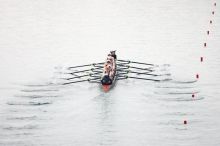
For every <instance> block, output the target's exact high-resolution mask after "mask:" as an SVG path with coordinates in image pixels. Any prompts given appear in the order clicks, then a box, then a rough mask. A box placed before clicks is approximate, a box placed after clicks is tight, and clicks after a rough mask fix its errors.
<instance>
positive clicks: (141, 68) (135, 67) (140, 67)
mask: <svg viewBox="0 0 220 146" xmlns="http://www.w3.org/2000/svg"><path fill="white" fill-rule="evenodd" d="M130 68H135V69H139V70H148V71H150V72H152V71H154V70H152V69H149V68H141V67H134V66H130Z"/></svg>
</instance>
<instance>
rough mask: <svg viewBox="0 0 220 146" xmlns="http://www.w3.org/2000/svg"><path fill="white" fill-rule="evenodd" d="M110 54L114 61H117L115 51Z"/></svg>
mask: <svg viewBox="0 0 220 146" xmlns="http://www.w3.org/2000/svg"><path fill="white" fill-rule="evenodd" d="M110 54H111V56H112V57H113V58H114V59H117V55H116V54H115V51H110Z"/></svg>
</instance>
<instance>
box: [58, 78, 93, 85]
mask: <svg viewBox="0 0 220 146" xmlns="http://www.w3.org/2000/svg"><path fill="white" fill-rule="evenodd" d="M85 81H89V80H88V79H87V80H81V81H74V82H68V83H63V84H62V85H68V84H74V83H79V82H85Z"/></svg>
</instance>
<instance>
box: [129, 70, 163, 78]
mask: <svg viewBox="0 0 220 146" xmlns="http://www.w3.org/2000/svg"><path fill="white" fill-rule="evenodd" d="M129 73H136V74H142V75H149V76H155V77H157V76H161V75H157V74H149V73H147V72H143V73H141V72H136V71H129Z"/></svg>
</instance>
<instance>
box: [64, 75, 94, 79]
mask: <svg viewBox="0 0 220 146" xmlns="http://www.w3.org/2000/svg"><path fill="white" fill-rule="evenodd" d="M86 76H90V74H88V75H81V76H76V77H71V78H61V79H64V80H72V79H77V78H81V77H86Z"/></svg>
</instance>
